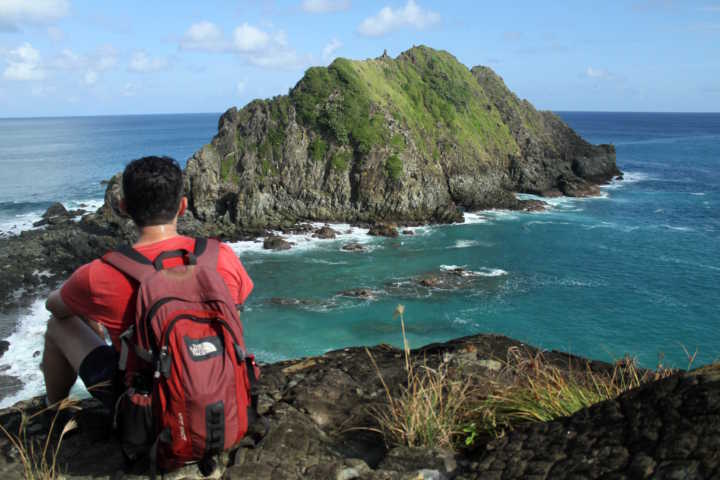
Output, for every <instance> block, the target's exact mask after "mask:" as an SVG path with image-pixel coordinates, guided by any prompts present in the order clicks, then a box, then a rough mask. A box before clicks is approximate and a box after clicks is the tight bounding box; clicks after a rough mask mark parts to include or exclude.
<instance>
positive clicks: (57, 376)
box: [41, 157, 253, 410]
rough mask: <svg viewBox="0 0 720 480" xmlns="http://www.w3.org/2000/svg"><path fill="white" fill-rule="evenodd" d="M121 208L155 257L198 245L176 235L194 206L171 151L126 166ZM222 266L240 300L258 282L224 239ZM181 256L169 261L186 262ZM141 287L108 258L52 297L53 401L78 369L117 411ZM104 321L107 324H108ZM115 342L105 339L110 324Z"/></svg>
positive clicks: (146, 252)
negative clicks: (121, 357)
mask: <svg viewBox="0 0 720 480" xmlns="http://www.w3.org/2000/svg"><path fill="white" fill-rule="evenodd" d="M122 186H123V196H124V198H123V200H122V201H121V202H120V208H121V210H123V211H124V212H125V213H127V214H128V215H129V216H130V218H132V220H133V222H134V223H135V225H136V226H137V228H138V231H139V237H138V240H137V242H135V244H134V245H133V248H134V249H135V250H136V251H137V252H138V253H140V254H141V255H142V256H144V257H146V258H147V259H148V260H150V261H154V260H155V258H156V257H157V256H158V255H160V253H161V252H164V251H170V250H179V249H185V250H188V251H193V249H194V247H195V239H194V238H190V237H186V236H182V235H179V234H178V233H177V219H178V217H179V216H180V215H182V214H183V213H184V212H185V210H186V208H187V204H188V201H187V198H186V197H184V196H183V191H182V190H183V178H182V170H181V169H180V167H179V165H178V164H177V162H176V161H175V160H173V159H172V158H169V157H144V158H140V159H137V160H134V161H132V162H131V163H130V164H129V165H128V166H127V167H126V168H125V171H124V172H123V180H122ZM220 247H221V248H220V251H219V254H218V262H217V270H218V272H219V273H220V275H221V276H222V278H223V280H224V281H225V283H226V284H227V286H228V288H229V289H230V293H231V295H232V297H233V299H234V300H235V303H236V304H237V305H240V304H242V303H243V302H244V301H245V299H246V298H247V296H248V295H249V294H250V291H251V290H252V288H253V283H252V280H250V277H249V276H248V274H247V273H246V272H245V269H244V268H243V266H242V264H241V263H240V260H238V258H237V256H236V255H235V254H234V253H233V251H232V250H231V249H230V247H228V246H227V245H224V244H221V245H220ZM181 262H182V258H172V259H168V260H166V261H165V266H166V267H173V266H176V265H179V264H180V263H181ZM137 288H138V285H137V283H136V282H134V281H133V280H131V279H129V278H127V277H126V276H125V275H124V274H123V273H121V272H120V271H118V270H116V269H115V268H114V267H112V266H110V265H109V264H107V263H105V262H104V261H102V260H101V259H97V260H94V261H92V262H90V263H88V264H86V265H83V266H81V267H80V268H78V269H77V270H76V271H75V272H74V273H73V274H72V276H71V277H70V278H69V279H68V280H67V281H66V282H65V283H64V284H63V285H62V287H60V288H59V289H58V290H55V291H54V292H52V293H51V294H50V296H49V297H48V300H47V303H46V307H47V309H48V310H49V311H50V313H52V316H51V317H50V320H49V321H48V325H47V331H46V333H45V351H44V353H43V359H42V367H41V368H42V371H43V374H44V377H45V388H46V391H47V401H48V404H50V405H52V404H55V403H57V402H59V401H60V400H62V399H64V398H65V397H67V395H68V393H69V391H70V388H71V387H72V386H73V384H74V383H75V380H76V379H77V377H78V375H79V376H80V378H81V379H82V380H83V382H84V383H85V386H86V387H88V388H89V389H90V391H91V393H92V394H93V396H95V397H97V398H98V399H99V400H101V401H102V402H103V403H104V404H105V405H106V406H107V407H108V408H110V409H111V410H112V409H113V406H114V402H115V395H116V392H115V390H116V389H115V388H105V387H103V388H92V387H93V386H96V385H115V386H116V382H117V379H116V378H115V377H116V372H117V362H118V351H119V349H120V342H119V337H120V335H121V334H122V333H123V332H124V331H125V330H126V329H127V328H128V327H129V326H130V325H132V324H133V322H134V320H135V319H134V313H135V300H136V295H137ZM103 327H104V328H103ZM105 329H107V332H108V333H109V335H110V339H111V340H112V346H109V345H107V344H106V342H105V335H104V333H105V332H104V330H105Z"/></svg>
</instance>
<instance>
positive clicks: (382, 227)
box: [368, 223, 398, 238]
mask: <svg viewBox="0 0 720 480" xmlns="http://www.w3.org/2000/svg"><path fill="white" fill-rule="evenodd" d="M368 235H372V236H375V237H391V238H394V237H397V236H398V229H397V225H395V224H394V223H376V224H375V225H373V226H372V227H370V230H369V231H368Z"/></svg>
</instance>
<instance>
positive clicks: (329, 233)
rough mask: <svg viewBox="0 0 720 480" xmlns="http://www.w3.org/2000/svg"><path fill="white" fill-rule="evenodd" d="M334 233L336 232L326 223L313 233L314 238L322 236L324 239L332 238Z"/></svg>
mask: <svg viewBox="0 0 720 480" xmlns="http://www.w3.org/2000/svg"><path fill="white" fill-rule="evenodd" d="M336 235H337V232H336V231H335V230H333V229H332V228H330V227H329V226H327V225H325V226H324V227H321V228H319V229H317V230H316V231H315V233H313V237H314V238H322V239H324V240H332V239H334V238H335V236H336Z"/></svg>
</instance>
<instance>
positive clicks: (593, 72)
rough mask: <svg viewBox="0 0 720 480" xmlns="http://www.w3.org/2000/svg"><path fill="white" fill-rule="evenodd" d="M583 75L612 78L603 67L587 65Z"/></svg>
mask: <svg viewBox="0 0 720 480" xmlns="http://www.w3.org/2000/svg"><path fill="white" fill-rule="evenodd" d="M585 76H586V77H588V78H612V77H613V76H612V75H611V74H610V72H608V71H607V70H605V69H604V68H593V67H587V69H586V70H585Z"/></svg>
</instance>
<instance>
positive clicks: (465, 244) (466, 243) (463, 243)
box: [452, 240, 480, 248]
mask: <svg viewBox="0 0 720 480" xmlns="http://www.w3.org/2000/svg"><path fill="white" fill-rule="evenodd" d="M479 244H480V243H479V242H478V241H477V240H457V241H456V242H455V245H454V246H453V247H452V248H469V247H476V246H478V245H479Z"/></svg>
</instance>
